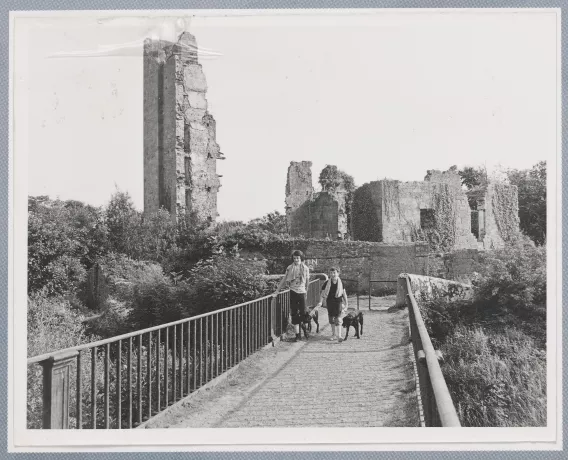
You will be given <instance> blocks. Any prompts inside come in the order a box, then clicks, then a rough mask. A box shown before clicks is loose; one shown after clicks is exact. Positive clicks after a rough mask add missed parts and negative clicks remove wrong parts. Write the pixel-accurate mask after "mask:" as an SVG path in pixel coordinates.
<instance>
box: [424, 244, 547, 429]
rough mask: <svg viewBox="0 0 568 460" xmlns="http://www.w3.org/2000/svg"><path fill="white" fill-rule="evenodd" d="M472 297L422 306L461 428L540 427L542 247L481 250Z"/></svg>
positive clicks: (543, 369)
mask: <svg viewBox="0 0 568 460" xmlns="http://www.w3.org/2000/svg"><path fill="white" fill-rule="evenodd" d="M479 268H480V272H479V274H478V276H477V278H476V279H475V280H474V289H475V291H474V292H475V295H474V299H473V301H467V302H466V301H461V302H452V303H445V302H441V301H435V302H430V303H422V304H421V305H420V307H421V309H422V313H423V316H424V320H425V323H426V326H427V328H428V330H429V333H430V334H431V337H432V341H433V343H434V347H435V348H439V349H440V350H441V351H442V353H443V355H444V363H443V365H442V371H443V373H444V376H445V378H446V382H447V384H448V388H449V390H450V393H451V395H452V399H453V401H454V404H455V405H456V407H457V409H458V415H459V417H460V419H461V422H462V425H464V426H544V425H545V424H546V252H545V249H544V248H543V247H538V246H535V245H534V243H533V242H532V241H530V239H529V238H528V237H526V236H517V237H515V238H514V239H512V240H511V241H510V242H509V243H508V245H507V247H506V248H505V249H503V250H498V251H493V252H490V253H487V255H486V256H485V260H484V261H483V263H482V264H480V267H479Z"/></svg>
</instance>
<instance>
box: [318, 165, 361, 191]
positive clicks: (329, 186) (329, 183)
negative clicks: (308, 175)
mask: <svg viewBox="0 0 568 460" xmlns="http://www.w3.org/2000/svg"><path fill="white" fill-rule="evenodd" d="M319 183H320V185H321V188H322V190H323V191H324V192H334V191H336V190H338V189H339V187H340V186H341V185H343V187H344V189H345V191H347V192H348V193H350V192H353V191H354V190H355V180H354V179H353V176H350V175H349V174H347V173H346V172H344V171H341V170H340V169H338V168H337V166H335V165H326V167H325V168H323V169H322V171H321V172H320V175H319Z"/></svg>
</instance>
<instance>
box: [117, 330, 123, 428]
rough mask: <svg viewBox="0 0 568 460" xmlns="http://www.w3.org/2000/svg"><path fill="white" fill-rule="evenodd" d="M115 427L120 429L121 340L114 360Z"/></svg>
mask: <svg viewBox="0 0 568 460" xmlns="http://www.w3.org/2000/svg"><path fill="white" fill-rule="evenodd" d="M116 414H117V415H116V427H117V428H118V429H119V430H120V429H121V428H122V340H119V341H118V350H117V358H116Z"/></svg>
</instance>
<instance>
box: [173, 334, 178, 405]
mask: <svg viewBox="0 0 568 460" xmlns="http://www.w3.org/2000/svg"><path fill="white" fill-rule="evenodd" d="M176 339H177V324H175V325H174V338H173V341H174V343H173V346H172V403H175V402H176V399H177V342H176Z"/></svg>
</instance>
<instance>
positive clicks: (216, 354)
mask: <svg viewBox="0 0 568 460" xmlns="http://www.w3.org/2000/svg"><path fill="white" fill-rule="evenodd" d="M219 356H220V353H219V313H217V314H216V315H215V377H217V376H218V375H219Z"/></svg>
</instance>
